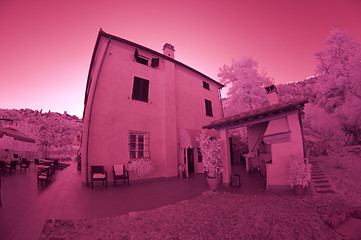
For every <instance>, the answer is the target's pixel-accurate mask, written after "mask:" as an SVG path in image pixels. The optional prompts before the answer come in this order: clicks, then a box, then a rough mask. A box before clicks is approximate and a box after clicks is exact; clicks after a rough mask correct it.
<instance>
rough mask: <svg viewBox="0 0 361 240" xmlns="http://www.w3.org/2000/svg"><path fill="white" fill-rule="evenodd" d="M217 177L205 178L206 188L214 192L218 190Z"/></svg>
mask: <svg viewBox="0 0 361 240" xmlns="http://www.w3.org/2000/svg"><path fill="white" fill-rule="evenodd" d="M219 180H220V178H219V177H216V178H210V177H207V182H208V187H209V189H210V190H216V189H217V188H218V184H219Z"/></svg>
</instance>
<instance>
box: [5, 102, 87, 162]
mask: <svg viewBox="0 0 361 240" xmlns="http://www.w3.org/2000/svg"><path fill="white" fill-rule="evenodd" d="M0 118H6V119H11V120H13V123H11V122H9V121H0V125H2V126H6V125H12V127H15V128H16V129H18V130H19V131H21V132H22V133H25V134H27V135H28V136H30V137H32V138H34V139H35V144H33V143H25V142H20V141H14V140H13V139H12V138H10V137H7V136H4V137H3V138H0V148H1V149H4V148H8V149H13V150H16V151H18V152H21V151H23V152H24V151H32V152H41V153H42V154H43V157H44V156H45V155H46V157H49V156H50V155H52V154H58V155H59V153H60V152H62V154H65V153H69V154H70V153H72V154H73V153H74V151H75V152H76V151H77V150H76V149H77V147H75V146H74V147H73V145H74V144H73V143H74V138H75V136H76V135H77V134H78V133H79V132H82V127H83V123H82V120H81V119H79V118H78V117H76V116H71V115H68V114H67V113H66V112H65V113H64V114H60V113H57V112H50V111H49V112H46V113H43V112H42V111H38V110H35V111H34V110H31V109H20V110H18V109H0Z"/></svg>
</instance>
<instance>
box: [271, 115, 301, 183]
mask: <svg viewBox="0 0 361 240" xmlns="http://www.w3.org/2000/svg"><path fill="white" fill-rule="evenodd" d="M287 121H288V126H289V130H290V135H291V141H290V142H285V143H277V144H272V145H271V152H272V164H267V185H270V186H289V183H288V175H289V160H290V158H291V154H294V155H301V156H303V141H302V133H301V127H300V124H299V120H298V114H297V113H295V114H292V115H288V116H287Z"/></svg>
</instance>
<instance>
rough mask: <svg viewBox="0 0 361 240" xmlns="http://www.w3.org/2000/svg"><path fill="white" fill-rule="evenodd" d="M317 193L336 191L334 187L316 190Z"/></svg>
mask: <svg viewBox="0 0 361 240" xmlns="http://www.w3.org/2000/svg"><path fill="white" fill-rule="evenodd" d="M316 193H335V191H333V190H332V189H325V190H316Z"/></svg>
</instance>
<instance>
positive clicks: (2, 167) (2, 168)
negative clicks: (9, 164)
mask: <svg viewBox="0 0 361 240" xmlns="http://www.w3.org/2000/svg"><path fill="white" fill-rule="evenodd" d="M5 166H6V164H5V161H2V160H1V161H0V171H1V172H3V171H5V170H6V168H5Z"/></svg>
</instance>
